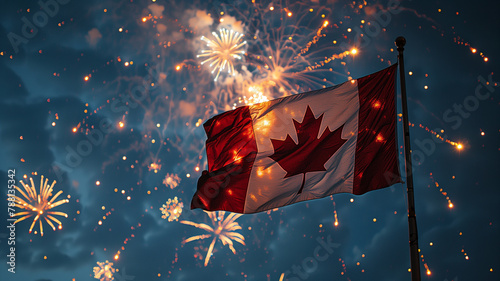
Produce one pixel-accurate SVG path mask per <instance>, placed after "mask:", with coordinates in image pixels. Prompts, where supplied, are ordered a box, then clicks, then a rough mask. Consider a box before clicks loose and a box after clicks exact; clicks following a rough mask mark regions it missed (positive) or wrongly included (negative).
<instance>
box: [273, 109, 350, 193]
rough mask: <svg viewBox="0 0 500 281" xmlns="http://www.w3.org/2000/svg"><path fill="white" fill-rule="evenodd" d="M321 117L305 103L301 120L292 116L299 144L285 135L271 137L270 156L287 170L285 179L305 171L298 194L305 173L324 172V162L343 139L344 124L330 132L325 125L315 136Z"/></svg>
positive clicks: (303, 181) (339, 145)
mask: <svg viewBox="0 0 500 281" xmlns="http://www.w3.org/2000/svg"><path fill="white" fill-rule="evenodd" d="M321 120H323V114H321V115H320V116H319V117H318V118H317V119H316V118H315V117H314V114H313V112H312V110H311V108H310V107H309V106H307V109H306V114H305V115H304V120H302V123H299V122H297V121H296V120H295V119H293V124H294V125H295V131H296V132H297V137H298V140H299V143H298V144H296V143H295V142H294V140H293V139H292V138H291V137H290V135H288V134H287V136H286V139H285V140H284V141H282V140H275V139H271V142H272V144H273V148H274V154H273V155H271V156H269V157H270V158H271V159H273V160H274V161H276V162H278V164H279V165H280V166H281V168H283V169H284V170H285V171H286V175H285V178H288V177H291V176H295V175H299V174H304V176H303V178H302V185H301V187H300V189H299V191H298V193H297V194H300V193H302V189H303V188H304V183H305V179H306V173H308V172H317V171H326V169H325V163H326V161H328V159H330V158H331V157H332V155H333V154H335V152H336V151H337V150H338V149H339V148H340V147H341V146H342V145H343V144H344V143H345V142H346V140H345V139H342V137H341V136H342V129H343V128H344V125H345V124H344V125H342V126H340V127H339V128H338V129H337V130H335V131H333V132H332V131H330V129H329V128H328V127H327V128H326V129H325V131H324V132H323V133H322V134H321V137H320V138H319V139H318V133H319V128H320V125H321Z"/></svg>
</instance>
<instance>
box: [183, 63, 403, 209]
mask: <svg viewBox="0 0 500 281" xmlns="http://www.w3.org/2000/svg"><path fill="white" fill-rule="evenodd" d="M396 67H397V65H392V66H390V67H388V68H386V69H384V70H381V71H379V72H376V73H374V74H371V75H368V76H365V77H362V78H359V79H357V80H350V81H347V82H345V83H343V84H340V85H337V86H333V87H330V88H325V89H320V90H317V91H312V92H308V93H302V94H297V95H293V96H288V97H284V98H279V99H275V100H272V101H268V102H263V103H259V104H254V105H250V106H243V107H239V108H237V109H235V110H232V111H228V112H225V113H222V114H220V115H217V116H215V117H213V118H211V119H210V120H208V121H207V122H206V123H205V124H204V128H205V131H206V133H207V137H208V139H207V142H206V150H207V159H208V172H207V171H204V172H203V174H202V176H201V177H200V179H199V181H198V188H197V191H196V193H195V194H194V197H193V200H192V202H191V208H192V209H195V208H202V209H205V210H209V211H215V210H225V211H231V212H236V213H255V212H261V211H265V210H269V209H273V208H277V207H282V206H285V205H290V204H293V203H296V202H301V201H305V200H312V199H318V198H322V197H325V196H329V195H332V194H335V193H342V192H344V193H352V194H358V195H359V194H363V193H365V192H368V191H371V190H376V189H380V188H384V187H387V186H390V185H392V184H394V183H398V182H401V177H400V174H399V163H398V152H397V144H396V102H395V100H396V97H395V77H396V76H395V74H396Z"/></svg>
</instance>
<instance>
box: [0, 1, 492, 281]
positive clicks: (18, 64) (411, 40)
mask: <svg viewBox="0 0 500 281" xmlns="http://www.w3.org/2000/svg"><path fill="white" fill-rule="evenodd" d="M255 2H256V3H252V1H199V2H192V1H182V2H181V1H162V0H157V1H151V0H149V1H146V0H144V1H135V0H134V1H107V0H104V1H71V0H64V1H63V0H59V1H57V2H55V1H51V0H42V1H41V3H51V4H47V5H48V6H46V7H45V8H43V7H41V6H40V4H38V3H37V2H36V1H3V3H2V8H1V9H0V96H1V99H0V155H1V158H0V186H1V190H2V196H5V198H6V197H7V189H8V177H7V171H8V170H9V169H15V171H16V181H17V182H19V181H20V180H21V179H22V178H23V176H24V175H26V176H27V177H28V178H29V177H33V179H34V181H35V184H36V187H37V188H38V187H39V186H38V185H39V182H40V176H41V175H44V176H45V177H47V178H49V181H50V183H51V182H52V181H53V180H56V181H57V183H56V184H55V186H54V193H55V192H57V191H59V190H62V191H63V194H62V195H61V196H60V197H61V198H68V197H67V196H68V195H69V196H70V198H69V203H67V204H63V205H61V206H58V207H56V208H54V209H55V210H57V211H62V212H65V213H67V214H68V218H64V217H62V218H60V220H61V222H62V223H63V228H62V229H61V230H57V231H52V229H50V227H49V226H48V224H46V223H45V222H44V230H45V231H44V236H43V237H41V236H40V234H39V233H38V234H34V233H31V234H30V233H29V232H28V230H29V228H30V225H31V222H32V218H30V219H31V220H30V219H27V220H25V221H22V222H20V223H18V224H16V228H15V238H16V240H15V241H16V244H15V257H16V258H15V262H16V264H15V266H16V268H15V271H16V273H15V274H12V273H10V272H8V271H7V269H8V268H9V266H8V265H7V264H6V261H7V255H8V254H9V252H10V249H9V252H7V249H8V247H10V246H9V245H8V241H9V240H8V239H7V235H10V232H8V229H7V228H6V226H7V225H8V222H7V219H8V214H7V200H0V202H1V203H0V226H1V228H0V246H1V247H0V249H1V251H0V253H1V255H0V262H1V263H2V264H3V266H1V267H0V269H1V270H0V279H1V280H16V281H17V280H23V281H25V280H26V281H28V280H33V281H34V280H54V281H59V280H96V279H94V274H93V268H94V267H95V266H97V262H103V261H106V260H109V261H111V262H113V263H114V265H113V267H114V268H116V269H118V270H119V272H118V273H115V280H131V279H126V278H123V277H120V276H123V273H126V275H128V276H130V278H132V277H133V278H134V279H133V280H200V279H203V280H259V281H260V280H273V281H277V280H279V279H280V276H281V274H282V273H286V276H285V280H286V279H287V278H288V280H409V279H410V274H409V272H408V268H409V264H410V262H409V247H408V230H407V229H408V228H407V215H406V195H405V194H406V193H405V187H404V186H402V185H400V184H398V185H394V186H392V187H390V188H386V189H383V190H379V191H374V192H370V193H367V194H365V195H362V196H353V195H347V194H340V195H335V196H333V199H332V198H324V199H321V200H315V201H310V202H308V203H300V204H295V205H293V206H288V207H284V208H281V209H279V210H276V211H272V212H264V213H259V214H253V215H244V216H242V217H240V218H238V219H237V220H236V222H238V223H239V224H240V226H241V227H242V230H239V231H238V232H240V233H241V234H242V235H243V236H244V237H245V244H246V245H241V244H239V243H235V245H234V247H235V250H236V254H233V253H232V252H231V250H230V249H229V247H228V246H227V245H222V243H221V241H220V240H219V241H217V243H216V244H215V248H214V253H213V256H212V257H211V259H210V263H209V264H208V266H207V267H204V266H203V260H204V258H205V255H206V252H207V249H208V247H209V245H210V242H211V239H205V240H201V241H194V242H189V243H185V244H183V243H182V241H183V240H184V239H186V238H188V237H191V236H194V235H200V234H205V233H206V232H205V231H204V230H202V229H198V228H195V227H193V226H189V225H185V224H181V223H180V222H178V221H172V222H169V221H168V220H165V219H162V218H161V215H162V214H161V211H160V210H159V208H160V207H161V206H162V204H165V202H166V201H167V200H168V199H169V198H172V199H173V198H174V197H178V199H179V200H180V201H181V202H183V203H184V209H183V212H182V214H181V216H180V218H179V220H188V221H193V222H196V223H200V222H205V223H208V224H209V225H211V223H210V222H209V221H208V216H207V215H206V214H205V213H204V212H202V211H200V210H195V211H190V210H189V208H188V206H189V202H190V200H191V197H192V195H193V193H194V190H195V187H196V180H197V178H198V177H199V175H200V172H201V170H203V169H205V168H206V157H205V151H204V141H205V140H206V137H205V134H204V132H203V129H202V126H199V125H200V124H201V123H202V122H204V121H206V120H207V119H208V118H210V117H211V116H213V115H215V114H217V113H220V112H223V111H225V110H228V109H231V108H232V107H233V105H234V104H235V103H236V104H238V101H239V99H242V98H243V97H244V96H245V97H247V98H248V97H250V95H251V94H252V92H251V91H249V90H248V87H249V86H259V87H260V90H261V91H262V93H263V94H264V95H266V96H267V97H268V98H269V99H271V98H277V97H281V96H283V95H289V94H293V93H297V92H303V91H308V90H311V89H317V88H320V87H322V86H329V85H334V84H338V83H342V82H344V81H346V80H347V79H348V78H349V77H352V78H357V77H361V76H364V75H367V74H369V73H372V72H375V71H377V70H380V69H382V68H385V67H387V66H388V65H390V64H391V63H395V62H396V61H397V54H396V50H395V47H394V39H395V38H396V37H397V36H399V35H404V36H405V37H406V39H407V46H406V51H405V59H406V60H405V66H406V75H407V76H406V78H407V89H408V96H409V101H408V107H409V112H410V114H409V115H410V116H409V117H410V121H411V123H412V124H414V126H412V127H411V137H412V148H413V152H414V156H415V159H414V165H415V166H414V175H415V178H414V179H415V197H416V212H417V220H418V230H419V238H420V241H419V242H420V248H421V252H420V253H421V254H422V255H423V262H421V267H422V274H423V278H422V280H436V281H441V280H458V279H460V280H499V279H500V274H499V272H500V268H499V267H498V265H499V264H500V258H499V256H498V253H497V252H498V249H499V248H500V247H499V246H500V242H498V237H500V230H499V227H498V224H499V223H500V222H499V209H498V204H497V202H498V200H499V195H500V191H499V190H498V186H499V185H498V180H497V175H498V173H499V172H500V170H499V168H498V161H499V160H500V158H499V156H500V148H499V147H500V146H499V145H500V128H499V123H498V121H497V120H500V111H499V98H498V93H499V91H500V89H499V88H498V84H497V82H500V78H499V77H498V75H497V73H496V71H497V69H498V63H497V61H498V60H500V57H499V56H498V53H496V52H498V50H499V49H500V39H499V38H498V36H497V35H498V30H499V29H500V20H499V19H498V15H497V9H496V7H494V4H493V3H492V2H491V1H482V0H480V1H474V2H470V1H438V2H433V3H428V2H425V3H422V1H401V2H399V1H389V2H387V1H379V2H375V1H367V3H366V5H365V3H364V2H362V1H361V2H360V1H349V2H344V1H332V0H316V1H301V2H298V1H290V2H287V3H281V4H280V2H275V3H272V2H265V1H264V2H262V1H259V0H256V1H255ZM54 3H55V4H54ZM288 13H290V15H288ZM325 20H327V21H328V24H327V27H326V28H324V29H323V30H322V31H321V34H322V35H324V36H321V37H319V39H318V40H317V42H313V44H310V48H309V49H308V50H307V49H304V48H306V47H307V46H308V42H311V40H314V36H315V35H317V31H318V28H320V27H321V26H322V24H323V23H324V22H325ZM35 24H36V25H35ZM223 27H225V28H232V29H234V30H236V31H239V32H241V33H243V34H244V40H246V41H247V44H246V46H244V48H245V49H246V51H247V52H246V54H245V55H244V56H243V58H242V60H238V61H236V63H235V66H236V71H237V73H238V74H237V75H236V77H235V78H229V77H228V76H227V75H226V74H224V73H223V74H221V77H219V79H218V80H217V81H215V82H214V81H213V79H214V74H212V73H211V72H210V69H209V67H208V66H206V65H203V66H201V65H200V62H201V59H200V58H197V57H196V56H197V54H200V52H201V50H202V49H206V45H205V44H204V43H203V42H202V41H201V40H200V37H201V36H206V37H209V38H211V36H212V35H211V34H210V33H211V32H212V31H216V32H218V30H219V28H223ZM361 34H363V36H361ZM314 41H316V40H314ZM354 47H355V48H357V50H358V52H357V53H356V55H354V56H353V55H351V54H349V55H347V56H344V57H343V58H337V57H338V56H339V55H340V54H342V53H343V52H345V51H348V50H351V48H354ZM278 50H279V51H280V52H279V53H278ZM301 50H304V54H303V55H301V58H302V59H297V60H296V61H297V62H294V63H291V64H290V66H289V68H285V67H284V66H285V65H286V64H288V63H290V62H293V60H292V59H293V58H294V57H295V56H296V55H297V54H298V53H300V52H301ZM344 54H345V53H344ZM269 56H272V57H274V58H276V57H279V59H278V66H280V67H282V68H278V67H277V68H276V71H275V72H273V71H270V70H269V69H268V68H266V67H265V63H264V58H266V57H269ZM331 57H335V59H333V60H331V61H330V62H328V63H326V64H325V65H324V66H322V67H319V68H316V69H315V70H314V71H311V70H304V69H306V67H307V66H314V65H316V64H319V63H321V62H322V61H324V60H325V59H326V58H331ZM283 69H284V72H285V74H291V73H301V74H305V75H308V76H309V77H314V78H315V79H316V80H314V81H315V82H310V80H305V79H300V77H299V76H298V75H295V76H293V75H282V76H279V75H278V76H276V74H277V73H278V74H279V72H280V71H283ZM410 72H411V75H410ZM282 74H283V73H282ZM273 75H274V76H273ZM86 77H88V79H86ZM290 77H292V78H290ZM296 78H298V79H296ZM398 112H400V110H398ZM120 122H122V124H123V127H120ZM197 124H198V126H197ZM398 125H399V126H400V128H401V122H399V123H398ZM73 128H75V132H73ZM426 128H428V130H426ZM429 130H432V132H430V131H429ZM441 130H444V131H443V132H444V133H443V132H441ZM436 132H437V134H439V135H440V136H444V138H445V140H448V141H449V142H442V141H435V140H437V138H436ZM400 135H401V134H400ZM399 142H400V143H402V140H401V138H400V139H399ZM450 142H454V143H460V144H461V145H462V146H463V149H461V150H459V149H457V146H456V145H453V143H451V144H450ZM151 164H157V165H158V166H157V169H156V172H155V170H154V169H152V168H151ZM197 167H199V170H197ZM167 173H168V175H167ZM166 176H169V177H170V178H171V179H172V181H173V182H174V183H176V184H177V185H176V186H175V187H174V186H173V185H172V181H171V182H170V185H168V184H167V185H165V184H164V183H163V180H164V179H165V177H166ZM97 182H99V183H97ZM436 183H437V184H436ZM437 185H438V186H437ZM171 187H174V188H171ZM440 189H442V190H441V191H440ZM18 195H19V193H18ZM447 196H448V197H449V200H451V202H452V204H453V208H449V207H448V205H449V202H448V200H447V198H446V197H447ZM351 199H353V200H352V202H351ZM335 212H336V214H337V217H338V223H339V225H338V226H335V225H334V223H335ZM103 217H105V219H104V218H103ZM99 221H102V225H100V224H99ZM38 228H39V226H38V225H36V226H35V227H34V229H35V230H38ZM328 239H330V242H331V243H332V245H331V252H328V251H327V250H326V249H324V250H321V254H325V253H328V255H327V258H326V259H325V260H324V261H318V260H315V261H311V260H310V257H312V256H314V255H315V249H316V248H317V246H318V245H323V244H322V243H327V241H328ZM318 241H322V242H318ZM122 247H123V249H122ZM118 251H120V254H119V258H118V259H117V260H114V256H115V254H116V253H117V252H118ZM303 264H305V266H306V267H307V268H309V270H308V271H304V269H303ZM424 264H425V265H424ZM299 266H300V268H302V269H299V271H300V272H298V271H297V267H299ZM425 266H427V267H428V269H429V270H430V271H431V274H430V275H429V276H427V275H426V270H427V269H426V267H425Z"/></svg>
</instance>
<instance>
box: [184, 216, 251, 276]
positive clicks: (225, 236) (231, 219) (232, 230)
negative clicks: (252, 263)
mask: <svg viewBox="0 0 500 281" xmlns="http://www.w3.org/2000/svg"><path fill="white" fill-rule="evenodd" d="M205 213H207V214H208V216H209V217H210V220H211V221H212V224H213V227H211V226H209V225H207V224H204V223H194V222H191V221H181V223H182V224H187V225H191V226H194V227H197V228H201V229H203V230H205V231H207V232H210V234H202V235H195V236H192V237H189V238H188V239H186V240H184V241H182V243H183V244H185V243H188V242H191V241H195V240H202V239H207V238H211V237H213V238H212V242H211V243H210V247H209V248H208V252H207V256H206V258H205V266H207V265H208V262H209V261H210V256H211V255H212V251H213V249H214V245H215V242H216V241H217V238H218V239H219V240H220V241H221V242H222V244H223V245H226V244H227V245H228V246H229V249H231V251H232V252H233V254H236V250H235V249H234V246H233V245H234V244H233V240H234V241H236V242H238V243H240V244H242V245H245V237H243V235H241V234H240V233H238V232H236V230H239V229H241V226H240V225H239V224H238V223H237V222H235V220H236V219H238V218H239V217H240V216H241V214H235V213H231V214H230V215H228V216H227V217H226V218H225V219H224V215H225V213H226V212H224V211H219V212H205Z"/></svg>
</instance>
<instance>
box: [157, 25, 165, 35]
mask: <svg viewBox="0 0 500 281" xmlns="http://www.w3.org/2000/svg"><path fill="white" fill-rule="evenodd" d="M156 29H157V30H158V32H159V33H165V32H166V31H167V26H166V25H164V24H163V23H159V24H158V25H157V26H156Z"/></svg>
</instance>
